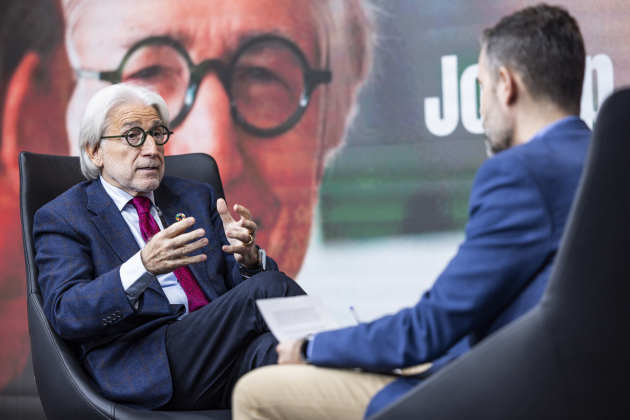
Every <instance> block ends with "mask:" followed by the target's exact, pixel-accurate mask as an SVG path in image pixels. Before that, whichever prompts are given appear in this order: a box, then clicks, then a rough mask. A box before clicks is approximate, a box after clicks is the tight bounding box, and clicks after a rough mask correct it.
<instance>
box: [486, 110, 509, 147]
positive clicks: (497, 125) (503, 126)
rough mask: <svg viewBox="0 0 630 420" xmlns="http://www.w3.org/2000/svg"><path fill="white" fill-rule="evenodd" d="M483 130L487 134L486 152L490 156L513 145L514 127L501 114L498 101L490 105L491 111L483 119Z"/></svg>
mask: <svg viewBox="0 0 630 420" xmlns="http://www.w3.org/2000/svg"><path fill="white" fill-rule="evenodd" d="M483 131H484V134H485V136H486V153H487V155H488V157H492V156H494V155H496V154H497V153H499V152H501V151H503V150H505V149H509V148H510V147H511V146H512V142H513V139H514V127H513V126H512V125H511V124H510V123H509V121H508V119H507V118H506V117H505V116H504V115H502V114H501V112H500V110H499V107H498V106H496V103H495V104H493V105H492V106H490V109H489V112H488V113H487V114H486V116H485V118H484V119H483Z"/></svg>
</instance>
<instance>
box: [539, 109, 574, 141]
mask: <svg viewBox="0 0 630 420" xmlns="http://www.w3.org/2000/svg"><path fill="white" fill-rule="evenodd" d="M573 121H580V117H578V116H577V115H570V116H568V117H564V118H560V119H559V120H557V121H554V122H552V123H551V124H547V125H546V126H544V127H543V128H541V129H540V130H538V132H537V133H536V134H535V135H534V137H532V140H536V139H539V138H542V137H544V136H545V135H546V134H547V133H549V132H550V131H551V130H553V129H555V128H558V127H559V126H560V125H564V124H568V123H570V122H573ZM530 141H531V140H530Z"/></svg>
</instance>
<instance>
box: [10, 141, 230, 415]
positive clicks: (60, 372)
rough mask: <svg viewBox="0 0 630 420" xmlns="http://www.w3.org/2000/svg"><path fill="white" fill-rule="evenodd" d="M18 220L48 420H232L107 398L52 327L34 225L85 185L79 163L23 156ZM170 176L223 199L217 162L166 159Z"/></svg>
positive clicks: (35, 355) (33, 346)
mask: <svg viewBox="0 0 630 420" xmlns="http://www.w3.org/2000/svg"><path fill="white" fill-rule="evenodd" d="M19 160H20V216H21V219H22V239H23V241H24V256H25V261H26V282H27V299H28V300H27V308H28V326H29V334H30V338H31V352H32V357H33V368H34V370H35V382H36V383H37V390H38V392H39V397H40V399H41V402H42V406H43V407H44V412H45V413H46V417H47V418H48V420H56V419H59V420H91V419H94V420H96V419H98V420H104V419H107V420H110V419H111V420H141V419H165V420H166V419H181V420H228V419H230V418H231V411H230V410H210V411H184V412H164V411H144V410H136V409H133V408H129V407H126V406H123V405H119V404H116V403H113V402H111V401H108V400H106V399H105V398H103V397H102V396H101V395H100V394H99V392H98V390H97V388H96V386H95V385H94V383H93V381H92V379H91V378H90V377H89V376H88V375H86V374H85V372H84V371H83V369H82V368H81V365H80V364H79V361H78V360H77V357H76V354H75V349H74V348H73V346H72V345H71V344H69V343H68V342H66V341H65V340H63V339H62V338H61V337H59V336H58V335H57V333H55V331H54V330H53V329H52V328H51V327H50V324H49V323H48V320H47V319H46V316H45V315H44V306H43V299H42V295H41V291H40V288H39V283H38V281H37V278H38V276H39V271H38V269H37V265H36V264H35V244H34V241H33V220H34V217H35V213H36V212H37V210H39V208H40V207H42V206H43V205H45V204H46V203H48V202H49V201H51V200H53V199H54V198H56V197H57V196H58V195H60V194H62V193H63V192H65V191H66V190H68V189H69V188H71V187H72V186H74V185H76V184H78V183H80V182H83V181H85V178H84V177H83V175H82V174H81V170H80V166H79V158H78V157H71V156H52V155H40V154H36V153H29V152H22V153H20V157H19ZM165 165H166V173H165V174H166V175H172V176H179V177H182V178H188V179H193V180H196V181H202V182H206V183H209V184H210V185H212V186H213V187H214V189H215V191H216V192H217V195H218V196H219V197H221V198H225V194H224V193H223V186H222V184H221V178H220V176H219V169H218V167H217V164H216V162H215V160H214V159H213V158H212V157H211V156H208V155H206V154H202V153H196V154H190V155H180V156H167V157H166V158H165Z"/></svg>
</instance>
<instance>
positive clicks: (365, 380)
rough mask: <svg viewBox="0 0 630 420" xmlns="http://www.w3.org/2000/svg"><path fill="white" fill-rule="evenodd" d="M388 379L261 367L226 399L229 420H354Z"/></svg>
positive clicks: (296, 367)
mask: <svg viewBox="0 0 630 420" xmlns="http://www.w3.org/2000/svg"><path fill="white" fill-rule="evenodd" d="M394 379H395V377H393V376H387V375H378V374H373V373H363V372H353V371H348V370H339V369H328V368H319V367H315V366H306V365H279V366H266V367H263V368H260V369H257V370H255V371H253V372H250V373H248V374H247V375H245V376H244V377H243V378H241V379H240V380H239V381H238V382H237V384H236V387H235V389H234V394H233V397H232V415H233V418H234V419H235V420H246V419H274V420H284V419H286V420H295V419H309V420H310V419H313V420H314V419H339V420H352V419H357V420H360V419H362V418H363V414H364V413H365V409H366V408H367V406H368V404H369V402H370V400H371V399H372V397H373V396H374V395H376V393H377V392H378V391H380V390H381V389H383V388H384V387H385V386H386V385H387V384H389V383H390V382H392V381H393V380H394Z"/></svg>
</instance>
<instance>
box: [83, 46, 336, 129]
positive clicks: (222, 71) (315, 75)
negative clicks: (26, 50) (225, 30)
mask: <svg viewBox="0 0 630 420" xmlns="http://www.w3.org/2000/svg"><path fill="white" fill-rule="evenodd" d="M269 41H272V42H278V43H280V44H283V45H284V46H286V47H287V48H288V49H289V50H290V51H291V52H292V53H293V54H295V56H296V57H297V58H298V61H299V62H300V65H301V67H302V72H303V74H304V89H303V91H302V94H301V96H300V100H299V103H298V107H297V109H296V110H295V111H294V112H293V114H292V115H291V116H290V117H289V118H288V119H287V120H286V121H285V122H283V123H282V124H280V125H279V126H277V127H273V128H259V127H255V126H253V125H251V124H249V123H248V122H247V121H246V120H245V118H244V117H243V116H241V115H240V114H239V112H238V109H237V104H236V100H235V99H234V98H233V97H232V79H231V77H230V75H232V74H234V70H235V67H236V63H238V60H239V58H240V57H241V56H242V55H243V54H245V53H246V52H247V51H248V49H249V48H252V47H253V46H255V45H257V44H259V43H263V42H269ZM156 44H157V45H165V46H169V47H172V48H173V49H175V50H176V51H177V52H178V53H179V54H180V55H181V56H182V57H183V58H184V60H185V61H186V63H187V64H188V69H189V71H190V81H189V83H188V88H187V89H186V94H185V95H184V103H183V106H182V109H181V110H180V111H179V114H177V116H176V117H175V118H173V119H172V121H171V127H173V128H175V127H177V126H178V125H179V124H181V123H182V121H184V119H185V118H186V116H187V115H188V113H189V112H190V110H191V108H192V107H193V104H194V103H195V99H196V98H197V91H198V90H199V85H200V84H201V81H202V80H203V78H204V77H205V76H206V74H208V73H210V72H211V71H213V70H215V71H216V72H217V73H218V77H219V80H220V81H221V84H222V85H223V88H224V89H225V91H226V92H227V94H228V97H229V99H230V113H231V114H232V119H233V120H234V121H235V122H236V124H237V125H239V126H240V127H241V128H243V129H244V130H245V131H247V132H249V133H251V134H253V135H255V136H258V137H275V136H278V135H280V134H282V133H284V132H286V131H288V130H289V129H291V128H292V127H293V126H294V125H295V124H296V123H297V122H298V121H299V120H300V119H301V118H302V116H303V115H304V113H305V112H306V108H307V107H308V104H309V102H310V100H311V96H312V94H313V91H314V90H315V88H316V87H317V85H319V84H326V83H330V82H331V81H332V71H331V70H314V69H312V68H311V66H310V65H309V64H308V61H307V59H306V56H305V55H304V53H303V52H302V50H300V48H299V47H298V46H297V45H295V43H293V42H292V41H290V40H288V39H286V38H284V37H281V36H278V35H262V36H258V37H255V38H252V39H250V40H248V41H246V42H245V43H243V44H242V45H241V46H240V47H239V48H238V50H237V51H236V53H235V54H234V56H233V57H232V59H231V61H230V63H229V64H228V65H227V66H226V64H225V63H224V62H223V61H221V60H218V59H209V60H204V61H202V62H201V63H199V64H194V63H193V62H192V60H191V59H190V56H189V55H188V51H186V49H185V48H184V46H183V45H182V44H180V43H179V42H178V41H176V40H174V39H172V38H170V37H167V36H154V37H149V38H145V39H143V40H141V41H139V42H137V43H136V44H134V45H133V46H132V47H131V48H130V49H129V51H128V52H127V54H125V56H124V58H123V60H122V62H121V63H120V65H119V66H118V69H116V70H113V71H105V72H91V71H85V70H77V71H76V72H77V75H78V76H79V77H81V75H82V73H87V74H93V75H94V76H97V77H98V79H99V80H102V81H106V82H109V83H112V84H116V83H120V81H121V80H122V72H123V69H124V68H125V65H126V64H127V61H128V60H129V58H130V57H131V56H132V54H133V53H134V52H136V51H137V50H138V49H140V48H143V47H146V46H149V45H156Z"/></svg>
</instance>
